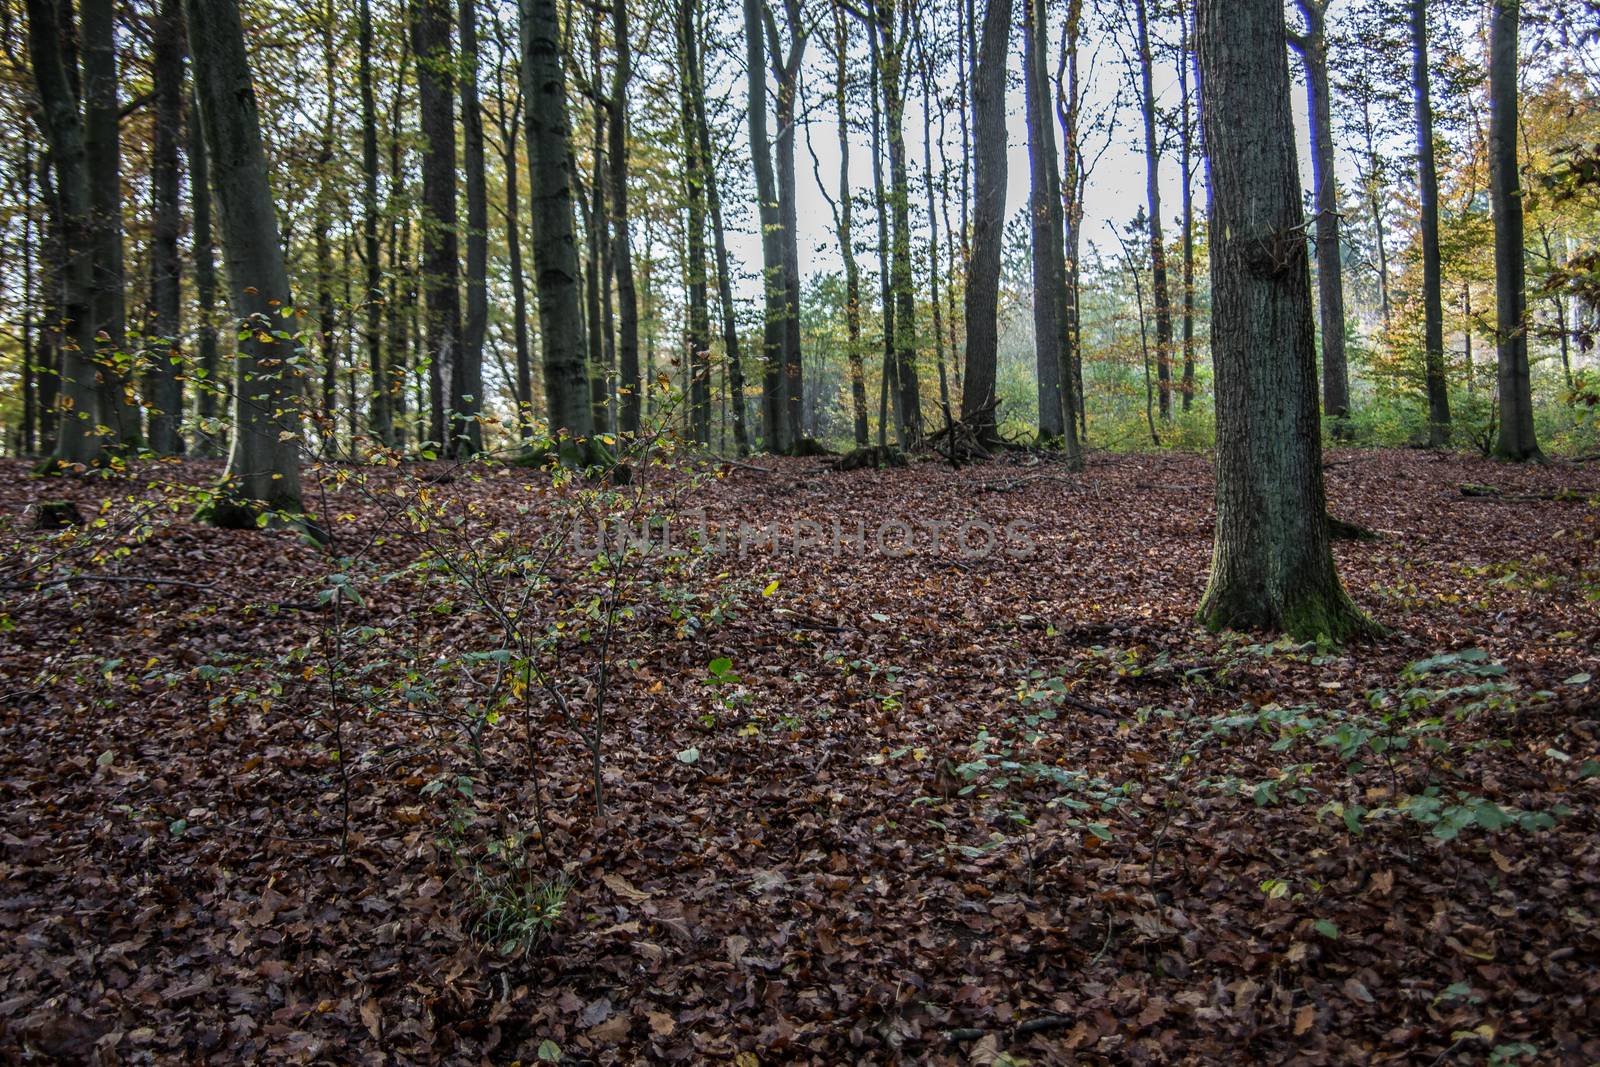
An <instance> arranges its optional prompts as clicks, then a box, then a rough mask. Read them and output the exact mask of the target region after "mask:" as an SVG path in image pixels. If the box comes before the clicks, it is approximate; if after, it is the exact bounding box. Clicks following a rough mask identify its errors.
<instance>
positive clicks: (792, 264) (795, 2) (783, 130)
mask: <svg viewBox="0 0 1600 1067" xmlns="http://www.w3.org/2000/svg"><path fill="white" fill-rule="evenodd" d="M783 11H784V21H785V23H786V25H787V28H788V38H789V48H788V53H787V54H785V53H784V51H783V46H782V40H781V37H780V35H779V33H778V22H777V17H776V16H775V15H774V14H773V13H772V7H771V5H764V7H763V12H764V14H763V19H764V21H765V25H766V30H767V38H768V40H770V41H771V42H772V56H771V62H772V71H773V74H774V75H775V76H776V77H777V79H778V99H777V107H776V108H775V109H774V112H773V116H774V117H775V118H776V119H777V121H778V130H777V136H776V137H775V138H773V149H774V151H775V153H776V156H777V158H776V161H775V162H776V167H777V179H778V183H777V184H778V217H779V219H780V220H781V221H782V230H781V236H782V238H783V300H784V317H783V403H784V407H785V416H784V419H783V425H784V426H785V427H786V429H787V439H786V441H785V444H784V446H783V450H784V451H786V452H792V451H794V450H795V449H796V448H797V447H798V446H799V444H800V440H801V438H802V437H804V436H805V427H804V425H803V422H802V409H803V406H804V399H805V368H804V366H803V365H802V357H801V347H800V222H799V199H798V190H799V185H798V182H797V179H796V174H795V162H794V159H795V128H796V126H797V122H796V120H797V117H798V116H797V115H796V109H797V108H798V107H799V104H800V64H801V63H802V62H803V61H804V59H805V54H806V42H807V41H808V40H809V36H810V31H809V29H808V28H807V27H806V24H805V17H804V15H803V13H802V11H801V9H800V0H783Z"/></svg>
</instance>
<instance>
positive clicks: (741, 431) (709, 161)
mask: <svg viewBox="0 0 1600 1067" xmlns="http://www.w3.org/2000/svg"><path fill="white" fill-rule="evenodd" d="M690 55H691V58H693V60H694V82H695V86H696V87H697V89H698V91H697V92H696V93H695V96H694V108H695V129H696V131H697V132H698V134H699V137H700V158H701V159H702V160H704V161H705V163H706V172H705V177H706V204H707V207H708V208H709V209H710V212H711V235H712V242H713V245H714V247H715V249H716V254H717V297H718V300H717V303H718V305H719V306H720V307H721V309H722V347H723V355H724V358H725V359H726V360H727V362H728V371H727V383H728V392H729V394H730V398H729V399H730V402H731V404H732V406H733V443H734V448H735V449H736V450H737V451H738V453H739V455H740V456H746V455H749V453H750V431H749V429H748V428H747V427H746V425H745V399H744V365H743V362H742V360H741V359H740V355H739V325H738V322H737V321H736V320H735V317H734V304H733V273H732V270H731V268H730V266H729V262H728V242H727V236H726V234H725V232H724V230H723V227H722V194H721V192H720V191H719V190H718V188H717V167H716V156H715V155H713V154H712V151H711V124H710V122H709V121H707V118H706V94H705V84H706V80H705V62H704V58H703V57H702V56H701V55H700V52H699V50H698V49H696V50H694V51H692V52H691V53H690Z"/></svg>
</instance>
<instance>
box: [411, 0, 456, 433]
mask: <svg viewBox="0 0 1600 1067" xmlns="http://www.w3.org/2000/svg"><path fill="white" fill-rule="evenodd" d="M411 16H412V37H413V44H412V49H413V51H415V53H416V56H417V99H418V110H419V111H420V112H421V120H422V141H423V152H422V276H423V293H424V300H425V301H426V304H427V311H428V318H427V344H428V405H429V412H428V436H429V438H430V440H432V441H433V443H434V444H436V445H439V446H440V447H444V448H447V449H448V448H449V447H450V442H451V438H453V436H454V434H455V429H454V427H453V425H452V423H453V420H454V418H455V417H456V413H455V412H453V411H452V413H451V414H450V416H449V418H448V419H447V417H446V412H445V395H446V388H445V380H444V375H445V373H446V372H449V371H454V370H455V369H456V368H457V367H459V366H460V361H461V354H460V350H461V345H462V338H461V256H460V251H459V248H460V245H459V241H458V239H457V236H456V127H455V114H454V112H455V109H454V107H453V106H452V104H451V87H452V85H453V84H454V81H455V79H454V77H453V75H452V73H451V72H452V71H453V70H454V62H455V57H454V56H453V55H452V53H451V48H450V0H413V3H412V6H411ZM448 392H449V395H450V396H451V397H452V398H454V397H456V396H457V386H456V383H455V382H453V381H452V383H451V385H450V389H449V391H448Z"/></svg>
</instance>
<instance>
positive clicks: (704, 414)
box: [634, 0, 711, 445]
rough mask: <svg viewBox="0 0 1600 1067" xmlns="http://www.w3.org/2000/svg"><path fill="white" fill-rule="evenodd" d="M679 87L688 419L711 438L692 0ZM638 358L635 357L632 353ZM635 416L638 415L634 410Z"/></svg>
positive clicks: (683, 19) (683, 11)
mask: <svg viewBox="0 0 1600 1067" xmlns="http://www.w3.org/2000/svg"><path fill="white" fill-rule="evenodd" d="M677 15H678V19H677V31H678V79H679V80H678V90H679V105H680V107H679V111H680V119H681V124H682V136H683V156H684V175H683V184H684V199H685V203H686V204H687V207H688V216H689V222H688V227H687V233H686V238H687V241H686V244H687V246H688V256H687V262H686V264H685V266H686V267H687V269H688V275H689V277H688V283H689V320H688V328H689V329H688V338H687V340H688V349H689V352H688V356H689V365H688V369H689V424H690V427H691V429H692V431H693V434H694V440H695V442H696V443H697V444H701V445H709V444H710V443H711V361H710V359H709V358H708V357H709V356H710V351H711V318H710V314H709V311H708V309H707V304H706V197H705V185H706V177H705V176H706V174H707V173H708V172H709V171H710V169H711V163H710V160H708V159H705V158H703V157H702V156H701V152H700V130H699V121H698V119H697V118H696V114H695V96H696V94H698V93H699V92H700V87H699V85H698V84H697V83H696V81H695V73H696V64H695V61H694V49H695V33H696V31H697V30H698V27H697V26H696V25H695V19H694V2H693V0H679V2H678V11H677ZM635 358H637V357H635ZM634 417H635V418H637V417H638V413H637V411H635V413H634Z"/></svg>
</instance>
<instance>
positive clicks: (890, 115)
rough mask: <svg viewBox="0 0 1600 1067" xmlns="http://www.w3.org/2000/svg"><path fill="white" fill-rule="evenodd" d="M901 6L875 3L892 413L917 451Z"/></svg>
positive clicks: (918, 405)
mask: <svg viewBox="0 0 1600 1067" xmlns="http://www.w3.org/2000/svg"><path fill="white" fill-rule="evenodd" d="M897 8H899V10H900V11H901V12H902V19H903V13H904V12H906V11H908V10H909V9H908V8H907V7H905V6H904V0H899V2H898V3H897V0H876V8H875V10H876V12H877V15H878V25H879V29H880V31H881V33H882V37H883V46H882V53H883V73H882V79H881V81H882V88H883V117H884V126H885V132H886V134H887V140H888V142H889V189H890V191H889V203H890V208H891V210H890V214H891V216H892V219H893V223H894V230H893V247H892V257H891V265H890V276H889V280H890V284H891V285H892V286H893V288H894V302H895V312H894V325H895V329H894V387H895V396H894V407H895V425H896V429H897V430H898V432H899V435H900V441H901V443H902V444H903V445H904V446H905V447H907V448H915V447H916V446H917V445H918V444H919V443H920V442H921V441H922V401H921V394H920V392H919V389H918V385H917V328H916V307H917V304H916V279H915V278H914V277H913V275H912V272H911V181H910V177H909V174H908V172H907V166H906V138H905V91H904V86H903V84H902V83H903V79H904V77H905V74H904V67H905V52H906V36H907V35H906V32H905V27H904V26H902V27H901V29H900V32H899V34H898V35H897V34H896V32H895V13H896V9H897Z"/></svg>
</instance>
